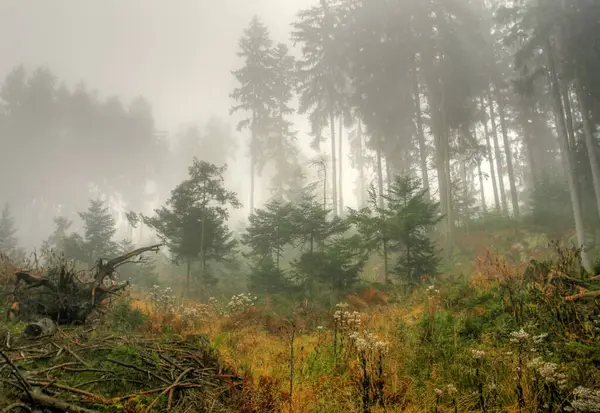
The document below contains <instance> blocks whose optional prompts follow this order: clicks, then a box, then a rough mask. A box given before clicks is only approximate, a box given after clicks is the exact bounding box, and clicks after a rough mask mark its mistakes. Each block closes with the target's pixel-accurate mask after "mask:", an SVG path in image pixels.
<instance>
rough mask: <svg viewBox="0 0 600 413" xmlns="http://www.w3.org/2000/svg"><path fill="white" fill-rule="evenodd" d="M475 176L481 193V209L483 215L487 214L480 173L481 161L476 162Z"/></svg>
mask: <svg viewBox="0 0 600 413" xmlns="http://www.w3.org/2000/svg"><path fill="white" fill-rule="evenodd" d="M477 175H478V176H479V191H480V193H481V208H482V210H483V213H484V214H487V204H486V203H485V189H484V187H483V174H482V173H481V161H477Z"/></svg>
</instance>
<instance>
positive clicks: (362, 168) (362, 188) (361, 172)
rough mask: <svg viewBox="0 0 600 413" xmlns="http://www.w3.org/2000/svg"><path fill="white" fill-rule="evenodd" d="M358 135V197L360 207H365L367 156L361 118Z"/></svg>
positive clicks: (357, 130)
mask: <svg viewBox="0 0 600 413" xmlns="http://www.w3.org/2000/svg"><path fill="white" fill-rule="evenodd" d="M356 133H357V137H356V139H358V142H359V145H360V148H359V156H358V178H359V182H358V188H359V191H360V196H359V199H358V205H359V207H360V208H364V207H365V206H366V187H365V158H364V154H363V150H364V148H363V136H362V125H361V121H360V119H359V120H358V126H357V129H356Z"/></svg>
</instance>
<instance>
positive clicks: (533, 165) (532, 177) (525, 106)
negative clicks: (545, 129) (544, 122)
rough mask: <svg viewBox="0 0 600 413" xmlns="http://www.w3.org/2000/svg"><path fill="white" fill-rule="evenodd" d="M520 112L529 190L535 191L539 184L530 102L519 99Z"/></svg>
mask: <svg viewBox="0 0 600 413" xmlns="http://www.w3.org/2000/svg"><path fill="white" fill-rule="evenodd" d="M520 105H521V107H520V111H521V130H522V132H523V141H524V142H525V150H526V151H527V162H528V163H529V185H528V186H529V188H530V189H533V190H535V189H536V188H537V183H538V182H539V173H540V171H538V166H537V162H536V158H535V154H534V147H533V141H532V134H531V126H530V125H531V122H533V119H532V118H533V114H532V113H531V107H530V105H531V102H527V101H525V100H524V99H523V98H521V99H520Z"/></svg>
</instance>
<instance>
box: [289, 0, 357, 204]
mask: <svg viewBox="0 0 600 413" xmlns="http://www.w3.org/2000/svg"><path fill="white" fill-rule="evenodd" d="M337 12H338V9H337V8H336V4H335V2H334V1H332V0H321V1H320V4H319V5H318V6H313V7H311V8H309V9H306V10H302V11H300V12H299V13H298V18H297V21H295V22H294V23H293V24H292V27H293V31H292V39H293V41H294V44H296V43H302V57H303V59H301V60H300V61H298V65H297V66H298V77H299V86H298V93H299V94H300V108H299V111H300V113H301V114H306V113H308V114H309V121H310V124H311V128H312V134H313V136H315V140H314V142H313V146H315V147H318V146H319V144H320V142H321V139H322V131H323V129H324V128H325V127H327V125H328V124H329V133H330V138H331V182H332V184H331V185H332V198H333V207H332V209H333V213H334V215H337V214H338V182H337V166H336V165H337V163H336V160H337V153H336V150H335V148H336V142H335V126H336V125H335V119H336V117H339V116H344V115H345V113H347V111H348V107H347V101H348V88H349V83H348V74H347V67H346V64H345V61H344V59H343V58H342V55H341V53H340V52H341V50H340V48H339V45H338V42H339V41H340V28H341V26H340V15H339V14H338V13H337ZM348 118H349V117H348Z"/></svg>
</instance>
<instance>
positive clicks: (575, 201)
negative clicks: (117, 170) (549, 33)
mask: <svg viewBox="0 0 600 413" xmlns="http://www.w3.org/2000/svg"><path fill="white" fill-rule="evenodd" d="M545 52H546V56H547V59H548V66H549V68H550V87H551V90H552V101H553V104H554V112H555V116H556V125H557V128H558V136H559V138H558V139H559V144H560V148H561V158H562V162H563V165H564V167H565V170H566V173H567V179H568V182H569V192H570V194H571V203H572V206H573V218H574V220H575V231H576V233H577V241H578V242H579V245H580V246H581V247H582V248H583V249H582V251H581V264H582V266H583V267H584V268H585V269H586V270H587V271H591V269H592V266H591V262H590V258H589V255H588V252H587V249H586V246H585V230H584V222H583V214H582V209H581V200H580V198H579V193H578V190H577V188H578V185H577V177H576V173H577V172H576V170H575V160H574V159H573V158H574V157H573V152H572V150H571V147H570V145H569V136H568V131H567V124H566V120H565V112H564V108H563V102H562V99H561V93H560V84H559V82H558V75H557V73H556V61H555V57H554V49H553V46H552V43H551V42H550V39H548V38H547V39H546V44H545Z"/></svg>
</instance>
